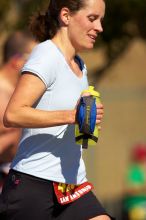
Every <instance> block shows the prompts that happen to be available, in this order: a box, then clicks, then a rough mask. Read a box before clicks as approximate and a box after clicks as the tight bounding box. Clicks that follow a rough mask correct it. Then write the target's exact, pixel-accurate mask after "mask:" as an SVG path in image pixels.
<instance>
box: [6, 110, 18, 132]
mask: <svg viewBox="0 0 146 220" xmlns="http://www.w3.org/2000/svg"><path fill="white" fill-rule="evenodd" d="M3 124H4V126H5V127H6V128H10V127H14V128H16V127H18V125H17V123H16V116H15V114H14V113H11V112H8V111H6V112H5V114H4V117H3Z"/></svg>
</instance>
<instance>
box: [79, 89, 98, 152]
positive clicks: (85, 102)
mask: <svg viewBox="0 0 146 220" xmlns="http://www.w3.org/2000/svg"><path fill="white" fill-rule="evenodd" d="M87 95H88V96H87ZM98 103H101V101H100V93H99V92H97V91H95V90H94V87H93V86H89V88H88V89H87V90H84V91H83V92H82V97H81V99H80V102H79V105H78V108H77V121H78V124H76V126H75V140H76V143H77V144H79V145H82V147H83V148H86V149H87V148H88V145H89V146H95V145H96V143H97V141H98V137H99V129H98V126H97V125H96V104H98Z"/></svg>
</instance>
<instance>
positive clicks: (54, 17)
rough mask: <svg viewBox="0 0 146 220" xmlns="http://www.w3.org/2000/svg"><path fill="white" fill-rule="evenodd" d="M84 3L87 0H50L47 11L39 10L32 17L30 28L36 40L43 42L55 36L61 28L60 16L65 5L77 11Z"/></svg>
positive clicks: (73, 11)
mask: <svg viewBox="0 0 146 220" xmlns="http://www.w3.org/2000/svg"><path fill="white" fill-rule="evenodd" d="M84 5H85V0H50V3H49V7H48V9H47V11H46V12H43V13H41V12H39V13H37V14H36V15H34V16H33V17H32V18H31V22H30V29H31V31H32V33H33V35H34V36H35V37H36V40H38V41H40V42H42V41H44V40H47V39H52V38H53V37H54V35H55V34H56V33H57V31H58V29H59V28H60V26H59V21H58V17H59V14H60V12H61V9H62V8H63V7H67V8H68V9H69V10H70V11H71V12H72V13H75V12H77V11H78V10H80V9H81V8H83V7H84Z"/></svg>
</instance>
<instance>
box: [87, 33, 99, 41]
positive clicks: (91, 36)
mask: <svg viewBox="0 0 146 220" xmlns="http://www.w3.org/2000/svg"><path fill="white" fill-rule="evenodd" d="M88 36H89V37H90V38H91V39H92V40H94V41H95V40H96V37H97V35H91V34H88Z"/></svg>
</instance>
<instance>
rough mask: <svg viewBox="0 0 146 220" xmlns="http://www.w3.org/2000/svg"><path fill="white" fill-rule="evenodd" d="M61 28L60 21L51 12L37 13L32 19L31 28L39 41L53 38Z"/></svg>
mask: <svg viewBox="0 0 146 220" xmlns="http://www.w3.org/2000/svg"><path fill="white" fill-rule="evenodd" d="M58 28H59V24H58V21H57V20H55V19H53V17H52V16H51V14H50V13H48V12H46V13H41V12H39V13H37V14H35V15H34V16H33V17H31V20H30V30H31V32H32V34H33V35H34V37H35V38H36V40H37V41H39V42H42V41H45V40H48V39H52V38H53V37H54V35H55V34H56V33H57V30H58Z"/></svg>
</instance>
